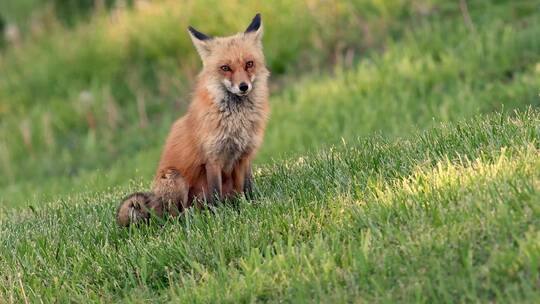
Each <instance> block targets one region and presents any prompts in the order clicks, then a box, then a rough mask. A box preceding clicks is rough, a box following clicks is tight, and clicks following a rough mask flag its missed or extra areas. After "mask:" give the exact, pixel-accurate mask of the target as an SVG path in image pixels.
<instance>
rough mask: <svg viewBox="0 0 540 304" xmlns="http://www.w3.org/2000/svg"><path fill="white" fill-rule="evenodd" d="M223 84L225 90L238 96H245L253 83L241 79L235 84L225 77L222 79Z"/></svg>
mask: <svg viewBox="0 0 540 304" xmlns="http://www.w3.org/2000/svg"><path fill="white" fill-rule="evenodd" d="M223 84H224V85H225V88H226V89H227V91H229V92H231V93H233V94H235V95H238V96H245V95H247V94H249V92H251V90H252V89H253V85H252V84H251V82H250V81H242V82H240V83H236V84H235V83H233V82H232V81H230V80H228V79H225V80H223Z"/></svg>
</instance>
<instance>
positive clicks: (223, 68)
mask: <svg viewBox="0 0 540 304" xmlns="http://www.w3.org/2000/svg"><path fill="white" fill-rule="evenodd" d="M219 68H220V69H221V70H222V71H224V72H230V71H231V67H230V66H228V65H222V66H220V67H219Z"/></svg>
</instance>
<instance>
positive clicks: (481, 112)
mask: <svg viewBox="0 0 540 304" xmlns="http://www.w3.org/2000/svg"><path fill="white" fill-rule="evenodd" d="M4 2H5V3H4ZM4 2H2V4H0V14H1V15H2V16H3V17H4V20H8V21H9V22H15V23H17V24H20V25H21V27H22V30H23V34H22V37H23V39H22V41H21V42H20V43H19V44H18V45H7V46H5V47H4V48H3V49H1V50H0V172H1V173H0V240H2V242H1V243H0V269H1V270H0V303H4V302H7V303H20V302H29V303H33V302H46V303H47V302H85V303H86V302H135V303H142V302H152V303H154V302H182V303H214V302H229V303H238V302H240V303H245V302H293V303H297V302H337V303H343V302H427V303H433V302H502V303H506V302H530V303H535V302H540V292H539V289H538V286H539V284H540V281H539V279H538V278H539V277H540V276H539V275H540V254H539V252H540V221H539V220H538V219H539V218H540V206H539V205H538V202H539V201H540V154H539V151H540V150H539V149H540V144H539V140H540V111H539V110H538V105H539V103H540V98H539V93H540V55H539V54H540V22H539V21H538V18H537V15H538V12H539V11H538V10H539V9H540V7H539V6H538V3H537V1H532V0H531V1H529V0H520V1H487V0H485V1H484V0H482V1H466V2H467V3H468V11H469V13H470V17H471V20H472V26H471V24H468V23H467V22H465V21H464V15H463V12H462V10H461V8H460V6H459V2H458V1H444V0H410V1H402V0H385V1H367V0H353V1H333V2H332V1H330V2H325V1H306V2H300V1H289V0H285V1H277V2H276V1H272V2H259V3H255V4H250V5H249V6H246V5H245V3H244V2H239V1H227V2H223V1H221V2H217V1H213V0H205V1H191V0H186V1H182V2H178V1H172V0H163V1H154V2H152V4H151V5H150V6H148V7H146V8H144V9H127V10H121V11H120V14H119V15H115V14H116V13H115V12H114V10H112V11H110V12H104V13H99V14H93V13H89V16H90V17H89V19H86V18H81V19H78V18H74V19H73V20H72V21H73V22H72V23H70V27H64V26H62V25H61V22H60V21H58V20H56V19H55V18H56V17H55V16H54V13H51V11H47V10H46V6H43V5H42V4H41V3H39V2H38V1H34V0H24V1H14V0H8V1H4ZM43 7H45V10H43ZM208 7H212V8H213V9H212V10H208ZM255 11H261V12H262V14H263V20H264V22H265V26H266V28H265V38H264V39H265V40H264V44H265V52H266V54H267V58H268V65H269V67H270V69H271V70H272V73H273V74H272V79H271V84H272V87H271V91H272V94H271V99H270V104H271V109H272V114H271V119H270V122H269V126H268V129H267V132H266V137H265V141H264V145H263V148H262V150H261V151H260V153H259V155H258V157H257V160H256V164H255V178H256V186H257V194H258V196H257V198H256V199H255V200H254V201H253V202H246V201H241V202H240V203H239V205H238V206H235V207H233V206H230V205H224V206H220V207H219V208H218V209H217V210H216V211H215V212H214V213H210V212H205V211H198V210H190V211H189V212H187V213H186V214H184V215H183V216H182V217H181V218H180V219H179V220H177V219H176V220H174V219H170V220H168V221H165V222H160V223H157V222H155V223H152V224H151V225H149V226H144V227H138V228H132V229H120V228H118V227H116V224H115V222H114V211H115V208H116V205H117V203H118V201H119V200H120V198H121V197H123V196H125V195H127V194H129V193H131V192H133V191H140V190H143V189H148V187H149V183H150V181H151V179H152V174H153V173H154V170H155V166H156V165H157V162H158V160H159V154H160V152H161V145H162V143H163V140H164V138H165V136H166V133H167V131H168V128H169V126H170V124H171V122H172V121H173V120H174V119H175V118H177V117H179V116H181V115H182V113H183V111H184V109H185V107H186V104H187V102H188V101H189V91H190V87H191V86H192V85H193V82H194V75H195V73H196V72H197V71H198V69H199V65H200V63H199V60H198V58H197V57H196V53H195V51H194V49H193V47H192V46H191V43H190V42H189V40H188V36H187V34H186V33H185V30H184V29H185V27H186V26H187V24H193V25H195V26H196V27H197V28H199V29H200V30H203V31H206V32H209V33H211V34H227V33H231V32H234V31H237V30H240V29H242V28H243V27H245V26H246V24H247V22H248V21H249V19H250V17H252V15H253V14H254V12H255ZM230 12H234V14H231V13H230ZM6 14H8V15H9V18H5V15H6ZM30 16H38V17H39V16H45V17H46V18H52V19H46V20H48V21H46V23H45V24H42V25H43V26H42V29H41V32H40V31H38V32H32V31H31V28H32V26H31V25H32V23H31V22H34V21H35V20H34V19H35V18H34V19H33V18H31V17H30ZM29 18H30V19H29ZM40 18H41V17H40ZM37 19H39V18H37ZM32 20H34V21H32ZM111 20H114V21H111ZM66 41H70V43H69V44H66V43H65V42H66ZM141 105H142V107H143V108H144V109H145V113H146V114H145V115H144V114H142V113H141V112H140V111H139V108H140V106H141ZM146 120H147V121H146ZM94 121H95V123H94ZM145 123H146V124H147V125H146V126H144V124H145Z"/></svg>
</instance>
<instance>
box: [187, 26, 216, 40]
mask: <svg viewBox="0 0 540 304" xmlns="http://www.w3.org/2000/svg"><path fill="white" fill-rule="evenodd" d="M187 29H188V31H189V32H190V33H191V35H193V36H194V37H195V38H197V39H199V40H208V39H210V37H209V36H207V35H205V34H203V33H201V32H199V31H197V30H196V29H195V28H194V27H192V26H191V25H190V26H188V28H187Z"/></svg>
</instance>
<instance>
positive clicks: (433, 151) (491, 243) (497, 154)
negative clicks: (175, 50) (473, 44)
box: [0, 110, 540, 303]
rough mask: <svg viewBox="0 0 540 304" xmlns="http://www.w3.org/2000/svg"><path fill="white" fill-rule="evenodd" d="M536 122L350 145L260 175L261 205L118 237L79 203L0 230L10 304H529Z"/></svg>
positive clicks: (476, 124) (97, 201) (509, 121)
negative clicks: (148, 303) (103, 303)
mask: <svg viewBox="0 0 540 304" xmlns="http://www.w3.org/2000/svg"><path fill="white" fill-rule="evenodd" d="M539 140H540V113H539V112H538V111H536V110H530V111H527V112H522V113H517V114H515V115H511V116H508V115H503V114H496V115H490V116H487V117H475V118H474V119H472V120H470V121H467V122H460V123H457V124H450V125H443V126H439V127H437V128H434V129H430V130H427V131H424V132H420V133H416V134H414V135H412V136H410V137H409V138H407V139H396V140H386V139H383V138H381V137H379V136H374V137H368V138H365V139H363V140H359V141H355V142H350V143H346V144H344V145H340V146H337V147H334V148H331V149H329V150H322V151H321V152H320V153H317V154H311V155H308V156H305V157H302V158H299V159H291V160H289V161H285V162H280V163H274V164H272V165H268V166H263V167H261V168H259V170H258V171H257V173H256V182H257V186H258V193H259V195H258V198H257V200H256V201H254V202H251V203H249V202H242V203H241V204H240V206H239V207H238V208H233V207H229V206H222V207H220V208H218V209H217V211H216V212H215V213H213V214H211V213H207V212H200V211H191V212H189V213H187V214H186V215H184V216H183V217H182V218H181V220H180V221H179V222H176V221H170V222H166V223H163V225H162V226H160V225H158V224H157V223H154V224H152V225H150V226H149V227H142V228H138V229H119V228H118V227H116V226H115V224H114V220H113V213H114V212H113V211H114V208H115V206H116V203H117V198H118V197H119V196H121V195H124V194H126V193H129V192H130V191H132V190H134V188H136V187H137V186H138V185H133V186H132V187H128V188H123V189H111V190H110V191H107V192H105V193H92V194H80V195H75V196H72V197H65V198H63V199H61V200H58V201H56V202H51V203H49V204H46V205H41V206H37V207H35V208H33V209H32V210H25V211H20V212H19V211H17V212H15V211H6V212H4V213H3V214H2V217H1V222H0V238H1V239H2V240H3V243H2V244H3V245H2V247H1V249H0V257H2V258H1V259H0V268H1V269H3V275H2V277H0V282H1V284H0V286H1V287H0V296H1V297H2V298H3V299H4V300H5V301H8V300H13V301H15V302H21V301H23V300H24V299H25V298H26V299H27V300H29V301H31V302H35V301H39V300H40V299H41V300H43V301H46V302H50V301H53V300H58V301H61V302H62V301H66V300H71V301H86V300H87V299H90V300H91V301H107V302H109V301H118V300H121V301H129V302H131V301H134V302H143V301H145V299H147V300H152V301H160V302H161V301H169V300H170V301H174V302H185V303H195V302H216V301H217V302H223V301H226V302H251V301H254V300H258V301H271V302H272V301H291V302H306V301H310V300H316V301H324V302H328V301H338V302H345V301H351V300H356V301H357V300H362V301H377V302H384V301H405V302H437V301H444V302H463V301H468V302H476V301H481V302H488V301H495V302H508V301H512V302H514V301H517V302H521V301H527V302H535V301H538V300H539V299H540V293H539V292H538V288H537V286H538V275H539V271H540V268H539V265H540V255H539V254H538V252H539V249H540V248H539V242H540V238H539V236H540V234H539V231H540V222H539V221H538V218H540V208H539V205H538V199H539V198H540V174H539V173H540V157H539V154H538V149H539V148H540V146H539Z"/></svg>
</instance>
